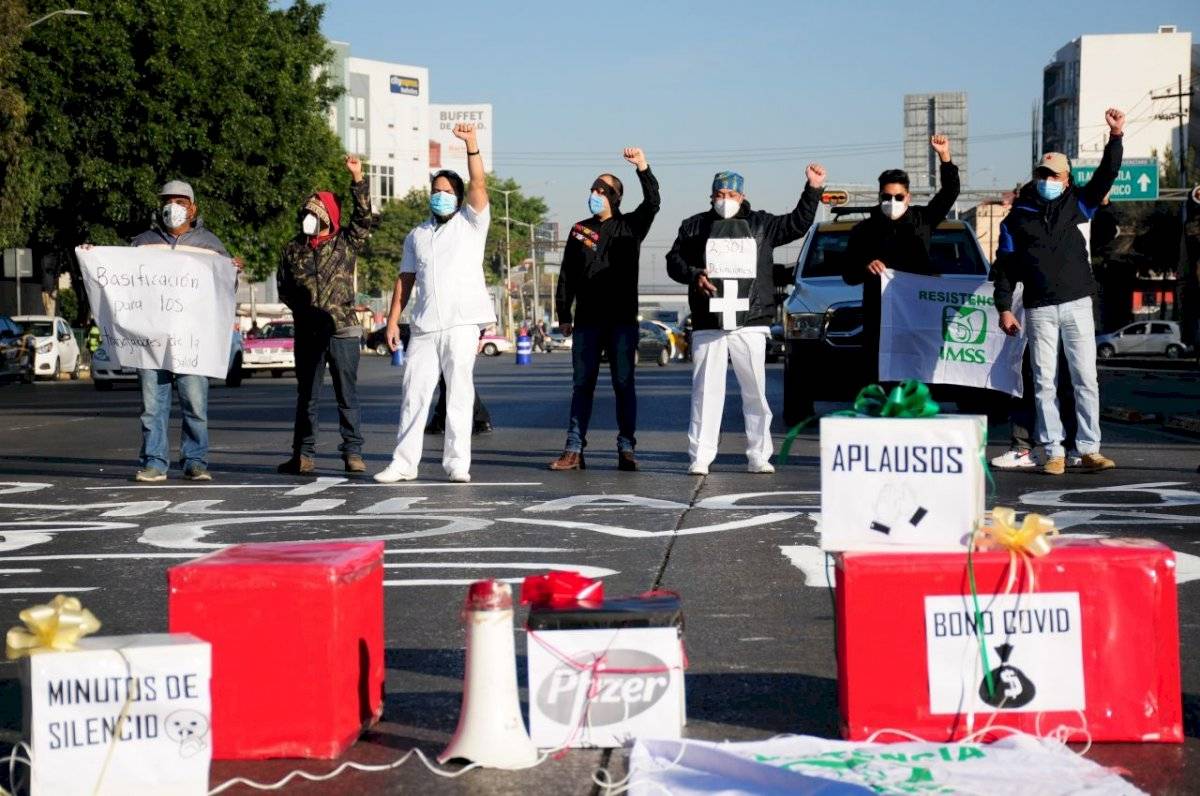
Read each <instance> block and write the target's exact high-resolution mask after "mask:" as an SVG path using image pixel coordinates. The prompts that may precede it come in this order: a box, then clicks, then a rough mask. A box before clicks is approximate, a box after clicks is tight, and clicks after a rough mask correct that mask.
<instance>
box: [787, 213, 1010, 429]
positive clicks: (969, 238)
mask: <svg viewBox="0 0 1200 796" xmlns="http://www.w3.org/2000/svg"><path fill="white" fill-rule="evenodd" d="M866 210H867V209H866V208H845V209H839V210H838V211H835V213H836V218H835V220H834V221H830V222H825V223H822V224H818V225H816V226H815V227H813V229H812V231H811V232H809V234H808V235H807V236H806V237H805V239H804V245H803V246H802V247H801V249H800V255H799V257H798V258H797V261H796V270H795V276H794V279H795V281H794V286H793V288H792V293H791V295H790V296H788V298H787V301H786V302H785V303H784V339H785V360H784V371H783V372H784V379H783V417H784V422H785V423H787V424H794V423H798V422H800V421H801V420H803V419H804V417H803V416H802V415H804V414H806V413H807V411H808V409H807V406H806V405H807V404H808V402H810V401H811V400H814V399H815V400H826V401H830V400H833V401H840V400H849V399H851V398H853V397H854V395H855V393H856V392H857V391H858V390H859V389H860V388H861V387H862V386H863V380H864V378H863V374H864V373H865V372H866V362H865V361H864V359H863V351H862V333H863V315H862V286H861V285H847V284H846V283H845V282H844V281H842V264H843V262H844V261H845V258H846V249H847V246H848V245H849V242H850V230H851V229H852V228H853V227H854V224H855V222H856V221H857V220H858V219H848V218H845V216H847V215H851V214H856V213H857V214H863V215H865V211H866ZM929 254H930V257H931V258H932V260H933V262H934V265H935V266H936V269H937V272H938V273H939V274H941V275H942V276H945V277H950V278H954V277H970V278H971V279H972V280H975V279H978V278H979V277H980V276H986V275H987V274H988V272H989V271H990V269H991V264H990V263H989V262H988V259H987V256H986V254H985V253H984V251H983V248H982V247H981V246H980V245H979V241H978V240H977V239H976V237H975V233H974V231H973V230H972V229H971V228H970V227H969V226H968V225H967V224H965V223H964V222H962V221H943V222H942V223H941V224H940V225H938V228H937V229H936V230H934V233H933V239H932V241H931V244H930V252H929ZM986 392H987V391H984V390H969V389H967V388H962V389H958V390H955V389H952V388H948V387H944V386H942V385H935V386H934V393H935V396H938V395H940V396H941V397H942V399H943V400H950V401H954V402H955V403H958V404H959V408H960V409H961V410H963V411H972V412H979V413H981V414H983V413H986V407H985V404H986V406H991V403H990V401H991V398H989V397H988V396H986V394H985V393H986Z"/></svg>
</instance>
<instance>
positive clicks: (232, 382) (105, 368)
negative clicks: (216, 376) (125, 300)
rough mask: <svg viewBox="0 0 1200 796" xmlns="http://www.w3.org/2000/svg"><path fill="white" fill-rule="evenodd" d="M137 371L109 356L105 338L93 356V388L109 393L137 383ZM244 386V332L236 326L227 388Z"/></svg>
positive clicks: (226, 380) (226, 382)
mask: <svg viewBox="0 0 1200 796" xmlns="http://www.w3.org/2000/svg"><path fill="white" fill-rule="evenodd" d="M136 381H137V370H136V369H134V368H129V367H121V365H120V364H119V363H118V362H117V359H116V357H114V356H111V355H109V353H108V350H107V349H106V347H105V342H104V340H103V338H101V340H100V347H99V348H97V349H96V351H95V352H94V353H93V354H92V386H93V387H95V388H96V389H97V390H99V391H100V392H108V391H109V390H111V389H112V388H113V387H114V386H116V384H117V383H118V382H136ZM241 385H242V332H241V330H240V329H239V328H238V326H237V325H236V322H235V325H234V328H233V336H232V337H231V339H230V342H229V369H228V370H227V371H226V373H225V386H226V387H240V386H241Z"/></svg>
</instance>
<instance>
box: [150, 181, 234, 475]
mask: <svg viewBox="0 0 1200 796" xmlns="http://www.w3.org/2000/svg"><path fill="white" fill-rule="evenodd" d="M158 195H159V200H160V202H161V206H160V208H159V211H158V213H157V214H155V218H154V222H153V224H152V225H151V227H150V229H148V230H146V231H145V232H143V233H142V234H140V235H138V236H137V237H136V238H134V239H133V240H132V241H130V243H131V245H133V246H150V247H156V248H169V249H172V250H175V251H186V250H187V249H189V248H191V249H203V250H206V251H211V252H216V253H217V254H219V255H221V256H222V257H230V256H231V255H230V254H229V252H228V251H227V250H226V249H225V244H224V243H222V242H221V239H220V238H218V237H217V236H216V235H214V234H213V233H212V232H211V231H209V230H208V229H207V228H206V227H205V226H204V221H203V220H202V219H201V218H200V216H199V215H197V213H196V194H195V192H194V191H193V190H192V186H191V185H189V184H188V183H186V182H183V181H182V180H171V181H170V182H168V183H167V184H166V185H164V186H163V187H162V190H160V191H159V192H158ZM232 262H233V265H234V267H235V268H237V269H238V270H241V267H242V261H241V260H240V259H238V258H236V257H234V258H232ZM236 286H237V282H236V280H235V281H234V287H235V289H236ZM235 301H236V296H235V295H230V296H229V302H230V303H231V304H233V303H234V302H235ZM138 382H139V383H140V384H141V387H142V451H141V463H142V466H141V469H140V470H138V471H137V475H135V476H134V478H135V479H136V480H138V481H146V482H156V481H165V480H166V479H167V470H168V468H169V464H168V461H167V457H168V456H169V455H170V444H169V442H168V440H167V423H168V421H169V420H170V418H171V385H172V384H174V385H175V391H176V392H177V393H178V394H179V411H180V414H181V415H182V420H183V424H182V425H183V428H182V439H181V440H180V445H179V447H180V454H181V456H182V458H183V477H184V478H186V479H188V480H189V481H211V480H212V476H211V475H210V474H209V472H208V376H205V375H203V374H197V373H172V372H171V371H169V370H161V369H156V370H150V369H146V368H139V369H138Z"/></svg>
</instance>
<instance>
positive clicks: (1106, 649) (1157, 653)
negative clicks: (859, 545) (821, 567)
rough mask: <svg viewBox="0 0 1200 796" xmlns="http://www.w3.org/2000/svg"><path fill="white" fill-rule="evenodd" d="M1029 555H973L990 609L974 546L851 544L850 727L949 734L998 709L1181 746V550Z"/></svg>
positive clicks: (846, 719) (958, 734)
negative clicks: (962, 549)
mask: <svg viewBox="0 0 1200 796" xmlns="http://www.w3.org/2000/svg"><path fill="white" fill-rule="evenodd" d="M1027 560H1028V561H1029V568H1028V569H1027V568H1026V565H1025V563H1024V561H1023V560H1022V559H1015V560H1014V559H1013V558H1012V557H1011V556H1010V554H1009V553H1008V552H1005V551H996V552H988V553H976V554H975V556H974V570H975V580H976V588H977V592H978V595H979V609H980V611H979V613H978V615H977V614H976V611H975V604H974V601H973V600H972V598H971V590H970V584H969V581H968V567H967V557H966V555H964V554H960V553H845V554H843V555H841V556H840V557H839V558H838V564H837V594H836V602H837V651H838V702H839V705H840V708H841V718H842V734H843V736H844V737H846V738H848V739H850V740H863V739H865V738H867V737H868V736H870V735H871V734H872V733H875V732H877V731H879V730H884V729H897V730H903V731H906V732H909V733H913V734H915V735H918V736H920V737H922V738H926V739H928V740H934V741H948V740H954V739H958V738H962V737H963V736H965V735H967V734H969V733H971V732H972V731H977V730H980V729H982V728H983V727H985V726H986V725H987V724H988V722H993V721H994V724H995V725H1003V726H1005V727H1013V728H1016V729H1019V730H1021V731H1024V732H1028V733H1034V734H1039V735H1046V734H1049V733H1051V732H1052V731H1054V730H1055V729H1056V728H1057V727H1060V726H1066V727H1076V728H1086V730H1087V733H1088V734H1090V736H1091V738H1092V740H1096V741H1162V742H1173V743H1181V742H1182V741H1183V717H1182V712H1183V707H1182V700H1181V695H1180V674H1179V623H1178V616H1177V609H1176V593H1175V556H1174V554H1173V553H1172V552H1171V550H1170V548H1168V547H1166V546H1164V545H1161V544H1159V543H1157V542H1153V541H1149V540H1143V539H1067V538H1062V537H1060V538H1058V539H1056V540H1055V541H1054V549H1053V550H1052V551H1051V552H1050V554H1049V555H1047V556H1045V557H1043V558H1032V559H1027ZM1014 567H1015V574H1016V576H1017V578H1016V582H1015V583H1013V584H1012V585H1011V589H1010V575H1011V574H1013V573H1014V570H1013V568H1014ZM1030 573H1032V580H1030V578H1029V575H1030ZM1031 586H1032V591H1031ZM977 631H981V635H982V638H983V640H984V641H985V642H986V643H985V644H984V645H983V650H982V651H981V649H980V647H981V645H980V643H979V642H980V634H979V633H977ZM985 652H986V655H987V658H986V660H987V663H986V665H985V664H984V653H985ZM989 672H990V673H991V677H990V678H989V677H988V676H987V673H989ZM989 680H990V687H989ZM997 713H998V715H997ZM1082 737H1083V736H1082V734H1079V735H1076V736H1075V739H1076V740H1081V739H1082ZM882 740H888V738H883V739H882Z"/></svg>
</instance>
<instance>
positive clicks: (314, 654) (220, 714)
mask: <svg viewBox="0 0 1200 796" xmlns="http://www.w3.org/2000/svg"><path fill="white" fill-rule="evenodd" d="M167 580H168V584H169V586H170V609H169V613H170V627H171V632H172V633H192V634H193V635H195V636H197V637H199V638H201V639H204V640H205V641H207V642H209V643H211V644H212V728H213V735H212V737H213V757H214V758H219V759H225V760H247V759H262V758H270V757H310V758H322V759H330V758H335V757H338V756H339V755H341V754H342V752H344V751H345V750H346V749H347V748H348V747H349V746H350V745H351V744H353V743H354V741H355V740H356V739H357V738H358V735H359V733H360V732H362V730H363V729H365V728H366V727H369V726H370V725H372V724H374V723H375V722H376V721H378V720H379V718H380V717H381V716H382V715H383V672H384V665H383V543H382V542H365V543H358V542H314V543H299V542H297V543H291V542H288V543H277V544H245V545H236V546H233V547H228V548H226V549H224V550H221V551H220V552H216V553H213V554H211V555H207V556H204V557H203V558H199V559H196V560H195V561H190V562H188V563H187V564H183V565H181V566H177V567H172V568H171V569H170V570H168V572H167Z"/></svg>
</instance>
